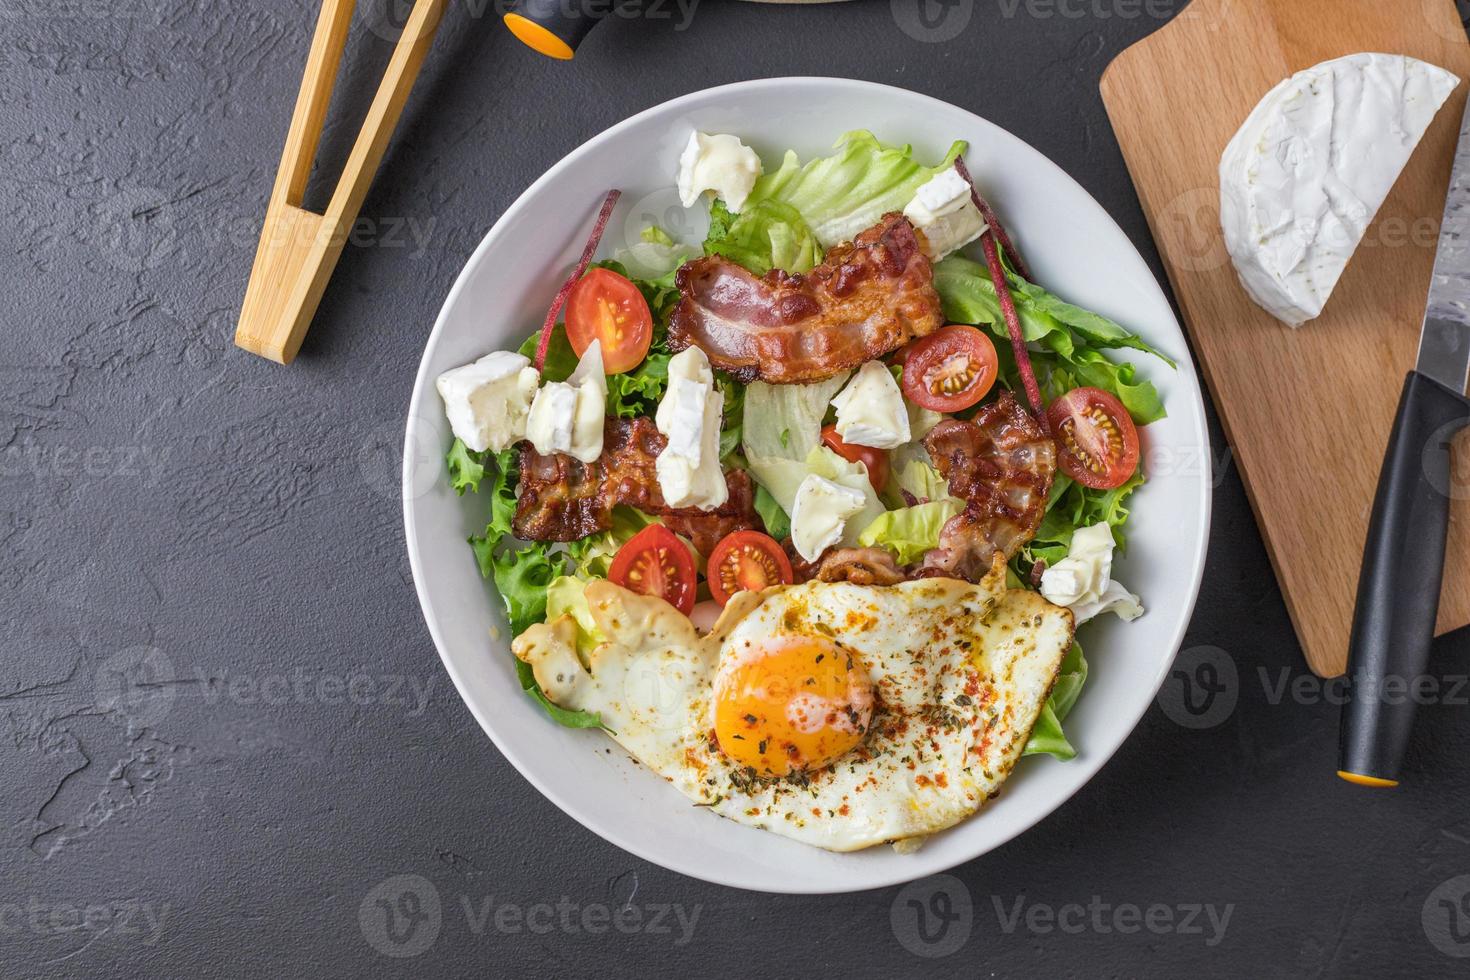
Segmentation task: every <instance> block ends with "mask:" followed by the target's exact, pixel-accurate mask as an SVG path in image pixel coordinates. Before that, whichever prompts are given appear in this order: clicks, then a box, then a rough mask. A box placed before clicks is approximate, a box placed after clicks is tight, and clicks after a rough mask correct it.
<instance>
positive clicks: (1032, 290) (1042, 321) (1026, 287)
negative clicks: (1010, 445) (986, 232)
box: [934, 255, 1174, 425]
mask: <svg viewBox="0 0 1470 980" xmlns="http://www.w3.org/2000/svg"><path fill="white" fill-rule="evenodd" d="M1008 277H1009V284H1010V288H1011V293H1012V296H1013V298H1014V299H1015V302H1016V314H1017V316H1018V317H1019V318H1020V321H1021V336H1022V337H1024V338H1025V340H1026V342H1027V343H1028V344H1032V345H1035V346H1036V347H1037V348H1038V349H1036V350H1033V351H1032V354H1031V363H1032V366H1033V367H1034V368H1035V369H1036V372H1037V375H1038V378H1039V379H1040V380H1041V382H1042V385H1043V388H1044V391H1045V394H1046V395H1047V397H1048V398H1056V397H1058V396H1059V395H1061V394H1063V393H1064V392H1066V391H1068V390H1070V389H1071V388H1075V387H1077V386H1078V385H1086V386H1089V387H1093V388H1101V389H1102V390H1104V391H1107V392H1111V393H1112V394H1114V395H1116V396H1117V398H1118V400H1119V401H1121V402H1122V403H1123V407H1124V408H1126V409H1128V413H1129V414H1130V415H1131V416H1132V417H1133V420H1134V421H1135V422H1136V423H1138V424H1139V425H1148V424H1149V423H1150V422H1157V421H1158V420H1159V419H1161V418H1163V417H1164V404H1163V401H1162V400H1161V399H1160V398H1159V393H1158V390H1157V389H1156V388H1154V385H1153V382H1151V381H1147V380H1140V379H1139V378H1138V375H1137V368H1136V367H1135V366H1134V365H1133V364H1132V363H1130V362H1128V361H1113V360H1111V359H1110V358H1109V357H1107V355H1105V354H1103V353H1102V351H1103V350H1105V349H1117V348H1131V349H1134V350H1139V351H1144V352H1146V353H1149V354H1153V355H1154V356H1156V357H1158V358H1159V359H1160V360H1162V361H1164V362H1165V363H1166V364H1169V365H1170V366H1171V367H1172V366H1173V364H1174V362H1173V361H1171V360H1170V359H1169V358H1168V357H1166V356H1165V355H1164V354H1162V353H1160V352H1159V351H1158V350H1156V349H1154V348H1153V347H1151V346H1149V344H1148V343H1147V342H1145V341H1144V340H1143V339H1142V338H1141V337H1139V336H1138V335H1137V334H1133V333H1130V332H1129V331H1127V330H1126V329H1124V328H1123V327H1121V326H1119V325H1118V324H1116V323H1114V322H1113V321H1111V320H1109V319H1107V318H1106V317H1103V316H1100V315H1098V314H1096V313H1090V312H1088V311H1086V310H1083V309H1081V308H1080V307H1077V306H1073V305H1072V304H1070V303H1066V302H1064V301H1062V300H1060V299H1058V298H1057V297H1055V296H1053V295H1051V294H1050V293H1048V292H1046V290H1044V289H1042V288H1041V287H1040V286H1036V285H1034V284H1032V283H1028V282H1026V281H1025V280H1023V279H1021V278H1020V277H1018V276H1014V275H1010V274H1009V273H1008ZM934 288H935V290H936V291H937V292H938V293H939V298H940V301H941V302H942V303H943V305H944V314H945V317H946V319H949V320H951V321H953V322H955V323H973V324H979V325H984V326H987V327H989V329H990V332H991V333H992V334H994V335H995V336H996V337H998V338H1000V339H1002V340H1008V339H1009V336H1010V335H1009V334H1008V333H1007V332H1006V325H1005V319H1004V317H1003V316H1002V314H1001V310H1000V299H999V297H998V296H997V295H996V292H995V285H994V284H993V283H992V282H991V281H990V273H989V271H987V270H986V268H985V266H983V265H981V264H980V263H978V262H972V261H971V260H969V259H967V258H964V257H963V256H959V255H951V256H949V257H948V258H946V259H944V260H943V261H941V262H939V263H938V264H936V265H935V267H934ZM996 352H997V353H998V354H999V355H1000V360H1001V367H1002V376H1003V377H1004V378H1005V379H1006V380H1007V382H1008V383H1010V385H1011V387H1013V388H1015V387H1016V384H1015V379H1016V370H1015V360H1014V358H1013V357H1012V355H1011V352H1010V350H1009V348H1008V345H1006V344H997V345H996Z"/></svg>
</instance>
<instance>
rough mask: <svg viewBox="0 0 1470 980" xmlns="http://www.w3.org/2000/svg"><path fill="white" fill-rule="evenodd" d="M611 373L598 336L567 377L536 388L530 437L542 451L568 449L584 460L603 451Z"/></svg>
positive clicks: (586, 461) (533, 443) (529, 425)
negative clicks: (604, 363) (605, 369)
mask: <svg viewBox="0 0 1470 980" xmlns="http://www.w3.org/2000/svg"><path fill="white" fill-rule="evenodd" d="M606 405H607V375H605V374H604V373H603V370H602V343H601V342H600V341H596V340H594V341H593V342H592V344H591V345H590V346H589V347H588V348H587V350H586V351H585V352H584V353H583V354H582V359H581V360H580V361H578V362H577V369H576V370H575V371H573V372H572V376H571V377H570V378H567V380H566V381H548V382H547V383H546V384H544V385H542V386H541V390H540V391H538V392H536V400H535V401H533V402H532V403H531V414H530V417H529V419H528V420H527V422H526V438H527V439H529V440H530V442H531V445H532V446H534V447H536V451H537V452H538V453H542V454H550V453H565V454H567V455H568V456H571V457H573V458H574V459H577V460H580V461H581V462H583V463H591V462H593V461H594V460H596V459H597V457H599V456H601V455H602V429H603V419H604V417H605V415H606V411H607V409H606Z"/></svg>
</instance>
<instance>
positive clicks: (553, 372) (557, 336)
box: [519, 323, 577, 381]
mask: <svg viewBox="0 0 1470 980" xmlns="http://www.w3.org/2000/svg"><path fill="white" fill-rule="evenodd" d="M540 340H541V331H539V330H537V331H536V332H535V333H533V334H531V336H529V337H527V338H526V339H525V341H524V342H523V343H522V344H521V346H520V348H519V353H520V354H521V356H522V357H529V358H530V359H531V361H532V363H534V362H535V360H536V345H537V343H539V342H540ZM575 370H577V352H576V351H574V350H572V342H571V341H570V340H568V339H567V329H566V326H565V325H564V324H561V323H558V324H557V325H556V326H554V327H552V328H551V340H550V341H549V342H548V343H547V345H546V365H545V366H544V367H543V368H542V369H541V380H542V381H565V380H566V379H567V378H570V377H571V376H572V372H573V371H575Z"/></svg>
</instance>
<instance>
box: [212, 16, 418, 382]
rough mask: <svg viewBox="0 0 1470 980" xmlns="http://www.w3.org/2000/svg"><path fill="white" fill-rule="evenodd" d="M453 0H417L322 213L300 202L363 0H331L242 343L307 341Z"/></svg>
mask: <svg viewBox="0 0 1470 980" xmlns="http://www.w3.org/2000/svg"><path fill="white" fill-rule="evenodd" d="M445 2H446V0H415V3H414V7H413V12H412V13H411V14H410V15H409V17H408V22H407V23H406V24H405V25H404V28H403V35H402V36H401V37H400V38H399V40H398V44H397V47H395V48H394V50H393V56H392V58H391V59H390V60H389V62H388V69H387V71H385V72H384V73H383V81H382V83H381V84H380V85H379V86H378V94H377V95H376V96H375V97H374V98H373V103H372V106H371V107H370V108H369V109H368V113H367V118H366V119H364V120H363V124H362V129H361V131H360V132H359V133H358V134H357V142H356V143H354V144H353V147H352V153H351V155H350V156H348V158H347V163H346V165H345V166H344V167H343V168H342V176H341V177H340V179H339V180H338V182H337V187H336V190H335V191H333V192H332V198H331V202H330V203H329V204H328V205H327V210H326V213H325V214H317V213H315V212H313V211H307V210H306V209H304V208H303V207H302V206H301V204H302V201H303V199H304V195H305V192H306V182H307V178H308V177H309V176H310V175H311V167H312V163H313V162H314V161H315V159H316V151H317V144H318V143H319V142H320V140H321V135H322V124H323V123H324V122H325V121H326V116H327V106H328V104H329V103H330V102H331V99H332V88H333V86H334V85H335V83H336V80H337V67H338V65H339V64H340V63H341V61H342V51H343V49H344V48H345V47H346V44H347V31H348V28H349V27H350V26H351V24H352V15H353V13H354V11H355V9H356V7H357V2H356V0H323V3H322V12H321V16H320V17H319V18H318V20H317V25H316V36H315V37H314V38H313V39H312V42H311V52H310V54H308V56H307V59H306V73H305V77H304V78H303V79H302V81H301V93H300V94H299V95H298V96H297V98H296V110H295V112H294V114H293V115H292V116H291V128H290V130H288V131H287V133H286V148H285V151H284V152H283V153H282V154H281V167H280V170H279V171H277V173H276V183H275V188H274V189H273V190H272V191H271V198H270V204H269V205H268V206H267V208H266V212H265V224H264V226H263V227H262V228H261V232H260V246H259V248H258V249H257V250H256V253H255V266H254V267H253V268H252V269H251V271H250V283H249V285H247V286H246V287H245V302H244V305H243V306H242V307H241V309H240V323H239V325H238V327H236V329H235V343H236V344H237V345H239V346H240V347H243V348H244V349H245V350H248V351H250V352H251V353H254V354H259V355H260V356H261V357H266V358H269V359H270V360H272V361H278V362H280V363H281V364H289V363H291V359H292V358H294V357H295V356H296V352H297V351H299V350H300V349H301V341H302V340H303V339H304V338H305V337H306V328H307V326H308V325H310V323H311V319H312V317H313V316H314V315H315V314H316V308H317V304H318V303H320V302H321V298H322V292H323V291H324V290H325V289H326V287H327V280H328V279H330V278H331V276H332V270H333V269H334V268H335V267H336V265H337V259H338V258H340V257H341V255H342V247H343V245H345V244H346V242H347V236H348V235H349V234H350V233H351V232H352V228H353V225H354V224H355V223H356V221H357V214H358V211H359V210H361V208H362V202H363V198H365V197H366V196H367V192H368V186H369V185H370V184H371V183H372V180H373V175H374V174H376V173H377V170H378V164H379V163H381V162H382V159H383V153H384V151H385V150H386V149H387V148H388V140H389V139H390V138H391V137H392V135H393V130H394V128H395V127H396V126H397V125H398V117H399V116H400V115H402V113H403V105H404V103H405V102H406V101H408V93H409V91H410V90H411V89H412V88H413V83H414V81H415V80H416V79H417V78H418V74H419V68H420V67H421V66H422V65H423V62H424V56H425V55H427V54H428V52H429V47H430V46H431V45H432V44H433V43H434V35H435V33H436V32H437V31H438V29H439V22H440V20H441V19H443V15H444V7H445Z"/></svg>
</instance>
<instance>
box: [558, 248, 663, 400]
mask: <svg viewBox="0 0 1470 980" xmlns="http://www.w3.org/2000/svg"><path fill="white" fill-rule="evenodd" d="M567 339H568V340H570V341H571V342H572V350H574V351H576V352H577V356H578V357H581V356H582V355H583V354H585V353H586V352H587V348H588V347H591V346H592V341H594V340H600V341H602V369H603V371H605V372H606V373H608V374H622V373H623V372H624V371H631V370H633V369H634V368H635V367H637V366H638V365H639V364H642V363H643V359H644V358H645V357H647V356H648V345H649V342H650V341H652V339H653V314H652V313H650V312H649V310H648V300H646V299H644V298H643V294H642V293H640V292H639V291H638V287H637V286H635V285H633V283H632V282H630V281H629V280H628V279H627V278H625V277H623V276H620V275H618V274H617V273H616V272H613V271H612V270H611V269H593V270H592V271H591V272H589V273H587V274H586V275H585V276H583V277H582V278H581V279H579V280H578V281H577V284H576V285H575V286H573V287H572V294H571V296H569V297H568V298H567Z"/></svg>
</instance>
